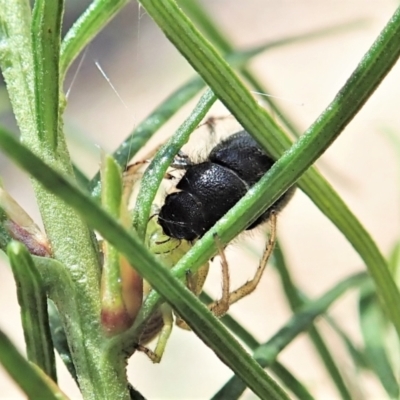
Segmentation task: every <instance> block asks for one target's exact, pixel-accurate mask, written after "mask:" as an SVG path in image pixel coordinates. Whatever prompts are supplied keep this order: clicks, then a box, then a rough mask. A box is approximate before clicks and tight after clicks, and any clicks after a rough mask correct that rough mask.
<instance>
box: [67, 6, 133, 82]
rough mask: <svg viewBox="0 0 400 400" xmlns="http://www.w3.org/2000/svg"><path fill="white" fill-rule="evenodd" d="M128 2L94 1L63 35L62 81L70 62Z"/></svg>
mask: <svg viewBox="0 0 400 400" xmlns="http://www.w3.org/2000/svg"><path fill="white" fill-rule="evenodd" d="M127 3H128V0H94V1H93V2H92V4H91V5H90V6H89V7H88V8H87V9H86V10H85V12H84V13H83V14H82V15H81V16H80V17H79V18H78V20H77V21H76V22H75V23H74V25H73V26H72V27H71V29H70V30H69V31H68V33H67V34H66V35H65V38H64V40H63V43H62V46H61V56H60V76H61V77H62V79H61V80H62V81H63V80H64V77H65V74H66V73H67V70H68V68H69V67H70V66H71V64H72V62H73V61H74V60H75V58H76V57H78V55H79V53H80V52H81V51H82V50H83V49H84V48H85V46H87V45H88V44H89V43H90V41H91V40H92V39H93V38H94V37H95V36H96V35H97V33H98V32H100V30H101V29H102V28H103V27H104V26H105V25H106V24H107V23H108V22H109V21H110V20H111V19H112V18H113V17H114V16H115V15H116V14H117V13H118V11H120V10H121V9H122V8H123V7H124V6H125V5H126V4H127Z"/></svg>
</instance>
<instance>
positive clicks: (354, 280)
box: [212, 273, 369, 400]
mask: <svg viewBox="0 0 400 400" xmlns="http://www.w3.org/2000/svg"><path fill="white" fill-rule="evenodd" d="M368 279H369V277H368V275H367V274H365V273H360V274H355V275H352V276H350V277H348V278H346V279H344V280H343V281H341V282H339V283H338V284H336V285H335V286H334V287H333V288H332V289H330V290H329V291H328V292H326V293H325V294H324V295H322V296H321V297H320V298H318V299H317V300H314V301H310V302H309V303H307V304H305V305H304V306H303V307H301V308H300V309H299V310H298V312H297V313H296V314H295V315H293V317H292V318H291V319H290V320H289V321H288V322H287V323H286V324H285V325H284V326H283V327H282V328H281V329H280V330H279V331H278V332H276V333H275V334H274V335H273V336H272V337H271V338H270V339H269V340H268V341H267V342H266V343H264V344H262V345H261V346H259V347H258V348H257V349H256V350H255V351H254V358H255V359H256V360H257V362H259V363H260V365H261V366H262V367H263V368H267V367H269V366H270V365H272V364H273V363H274V362H275V360H276V357H277V356H278V354H279V353H280V352H281V351H282V350H283V349H284V348H285V347H286V346H287V345H288V344H289V343H290V342H292V340H293V339H294V338H295V337H296V336H297V335H298V334H300V333H301V332H303V331H305V330H306V329H308V328H309V327H310V326H311V324H312V323H313V321H314V319H315V318H316V317H318V316H319V315H321V314H323V313H325V312H326V310H327V309H328V308H329V307H330V306H331V305H332V303H333V302H334V301H335V300H337V299H338V298H339V297H341V296H342V295H343V294H344V293H345V292H346V291H347V290H348V289H351V288H353V287H359V286H360V285H362V284H363V283H365V282H366V281H367V280H368ZM245 389H246V386H245V385H244V384H243V382H242V381H241V380H240V379H238V377H237V376H234V377H233V378H231V379H230V380H229V381H228V382H227V383H226V384H225V386H224V387H223V388H221V390H220V391H219V392H218V393H217V394H216V395H215V396H214V397H213V398H212V400H223V399H237V398H239V396H240V395H241V394H242V393H243V391H244V390H245Z"/></svg>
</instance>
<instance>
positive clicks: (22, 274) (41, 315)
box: [7, 241, 57, 382]
mask: <svg viewBox="0 0 400 400" xmlns="http://www.w3.org/2000/svg"><path fill="white" fill-rule="evenodd" d="M7 254H8V257H9V259H10V264H11V268H12V271H13V274H14V279H15V282H16V285H17V296H18V303H19V306H20V307H21V320H22V327H23V329H24V337H25V344H26V349H27V354H28V359H29V361H32V362H34V363H35V364H36V365H37V366H39V367H40V368H41V369H42V370H43V371H44V372H45V373H46V374H47V375H48V376H49V377H50V378H51V379H52V380H53V381H54V382H57V373H56V366H55V359H54V350H53V341H52V340H51V334H50V328H49V316H48V314H47V297H46V290H45V287H44V285H43V283H42V279H41V277H40V274H39V272H38V271H37V269H36V266H35V264H34V262H33V260H32V257H31V255H30V254H29V252H28V250H27V249H26V247H25V246H24V245H22V244H21V243H19V242H15V241H14V242H11V243H10V244H9V245H8V247H7Z"/></svg>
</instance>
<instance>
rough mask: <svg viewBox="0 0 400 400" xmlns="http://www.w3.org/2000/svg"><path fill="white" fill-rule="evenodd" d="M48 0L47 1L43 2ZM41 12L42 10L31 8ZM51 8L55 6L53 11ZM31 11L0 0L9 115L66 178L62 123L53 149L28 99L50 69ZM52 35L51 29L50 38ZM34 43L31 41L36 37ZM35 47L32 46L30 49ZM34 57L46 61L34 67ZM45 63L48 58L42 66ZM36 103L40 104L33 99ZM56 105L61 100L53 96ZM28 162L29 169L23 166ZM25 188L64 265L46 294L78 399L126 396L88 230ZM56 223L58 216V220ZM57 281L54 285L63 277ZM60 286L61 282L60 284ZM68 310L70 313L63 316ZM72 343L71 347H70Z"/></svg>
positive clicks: (0, 58)
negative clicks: (63, 275) (104, 320)
mask: <svg viewBox="0 0 400 400" xmlns="http://www.w3.org/2000/svg"><path fill="white" fill-rule="evenodd" d="M50 3H51V2H50ZM40 10H41V11H42V12H45V10H46V8H44V9H43V8H42V9H39V11H40ZM58 12H59V13H61V12H62V10H60V9H59V10H58ZM41 18H43V20H46V18H44V17H43V16H42V14H41V13H39V12H38V13H37V14H35V21H33V26H35V27H37V26H39V25H40V23H39V22H38V21H36V19H41ZM30 27H31V15H30V9H29V4H28V2H27V1H26V0H16V1H12V2H10V1H8V0H0V37H1V42H2V46H1V49H0V67H1V68H2V72H3V76H4V78H5V81H6V84H7V88H8V92H9V96H10V100H11V103H12V105H13V110H14V114H15V117H16V120H17V123H18V126H19V128H20V131H21V136H22V140H23V141H24V143H25V145H26V146H27V147H29V148H30V149H31V150H32V151H33V152H34V153H35V154H37V155H38V156H40V158H41V159H42V160H44V162H45V163H47V165H50V166H52V168H54V169H55V170H57V171H59V172H60V173H61V174H62V175H63V176H69V177H70V178H71V179H72V178H73V170H72V166H71V162H70V157H69V153H68V149H67V146H66V143H65V137H64V134H63V132H62V126H60V125H59V127H58V129H59V130H58V132H57V147H56V148H55V149H54V146H53V145H54V142H53V143H51V140H50V141H48V137H47V135H43V136H42V135H39V134H38V132H39V127H38V125H37V120H36V117H35V110H34V105H35V104H37V100H36V98H35V91H34V82H37V74H40V73H41V71H45V70H47V69H48V68H50V64H51V65H52V66H53V68H55V66H54V63H50V61H49V60H48V59H47V58H43V59H40V58H37V59H36V64H35V63H34V62H33V59H34V57H33V49H32V41H31V32H30V30H29V29H30ZM48 33H49V36H50V37H47V39H46V38H45V37H43V36H40V37H39V38H38V40H39V42H40V46H41V47H42V50H43V52H44V53H46V54H50V53H51V50H50V49H49V48H46V46H50V47H51V45H52V44H54V42H55V41H56V40H57V36H58V33H57V32H56V31H52V32H48ZM52 35H54V36H53V37H52ZM37 45H39V43H37ZM36 50H37V49H35V51H36ZM39 63H46V65H44V64H43V65H41V66H39ZM48 63H49V64H48ZM43 85H44V86H43V87H42V90H43V91H49V92H51V93H50V94H47V95H46V96H49V98H54V97H55V98H57V99H58V96H59V93H58V92H57V93H56V91H57V85H55V84H54V82H50V81H49V80H48V79H45V80H44V81H43ZM39 103H40V102H39ZM57 103H58V107H59V109H60V113H61V109H62V107H61V106H62V105H63V104H64V103H63V99H62V98H61V99H60V100H59V101H58V102H57ZM56 119H57V116H56V115H52V118H51V119H50V118H43V119H42V122H43V124H44V126H43V129H44V130H45V132H53V129H54V124H52V123H51V121H56ZM31 168H33V167H32V166H31ZM33 188H34V191H35V195H36V199H37V202H38V205H39V209H40V212H41V216H42V220H43V223H44V226H45V229H46V233H47V235H48V238H49V240H50V242H51V246H52V251H53V256H54V257H55V259H56V260H58V261H60V262H61V263H62V264H63V266H64V268H65V269H66V270H67V271H68V273H67V276H68V277H69V279H70V280H71V281H72V282H73V284H71V285H70V286H68V290H65V291H64V290H61V289H60V290H59V292H58V296H57V298H56V299H54V301H55V303H56V305H57V308H58V310H59V312H60V315H61V317H62V321H63V326H64V328H65V330H66V334H67V337H68V340H69V343H70V344H71V346H70V348H71V350H72V351H71V352H72V356H73V359H74V364H75V367H76V371H77V375H78V377H79V384H80V388H81V391H82V393H83V396H84V398H85V400H86V399H95V398H97V399H104V398H112V399H127V398H128V391H127V380H126V376H125V365H124V362H123V361H119V360H116V356H115V355H108V356H104V350H103V342H104V337H103V332H102V329H101V327H100V323H99V315H100V287H99V286H100V265H99V261H100V260H99V256H98V252H97V245H96V239H95V236H94V233H93V231H92V230H90V229H89V227H88V225H87V223H86V222H85V221H84V220H83V218H82V217H81V216H80V215H79V214H78V213H77V212H76V211H75V210H73V208H71V207H69V206H67V205H66V203H65V202H64V201H63V200H61V199H60V198H59V197H57V196H55V195H54V193H51V192H49V191H48V190H46V189H45V188H44V187H43V186H42V185H41V184H39V183H38V182H37V181H35V180H33ZM60 221H62V222H60ZM58 285H59V286H60V287H61V288H62V287H63V282H62V281H59V282H58ZM65 287H66V285H65ZM72 315H74V318H72V317H71V316H72ZM72 344H73V345H72Z"/></svg>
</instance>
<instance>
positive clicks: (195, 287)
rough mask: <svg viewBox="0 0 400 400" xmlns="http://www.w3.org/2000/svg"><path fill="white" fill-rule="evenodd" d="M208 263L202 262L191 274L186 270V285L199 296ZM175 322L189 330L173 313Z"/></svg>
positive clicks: (208, 267) (206, 273)
mask: <svg viewBox="0 0 400 400" xmlns="http://www.w3.org/2000/svg"><path fill="white" fill-rule="evenodd" d="M209 269H210V264H209V263H207V264H204V265H203V266H201V267H200V269H199V270H198V271H197V272H196V273H195V274H193V273H192V272H191V271H187V274H186V286H187V288H188V289H189V290H190V291H191V292H192V293H193V294H194V295H195V296H199V295H200V293H201V292H202V290H203V286H204V282H205V281H206V278H207V275H208V270H209ZM175 317H176V319H175V324H176V325H177V326H179V328H181V329H185V330H186V331H190V330H191V329H190V327H189V325H188V324H187V323H186V322H185V321H184V320H183V319H182V318H181V317H180V316H179V315H177V314H175Z"/></svg>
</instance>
